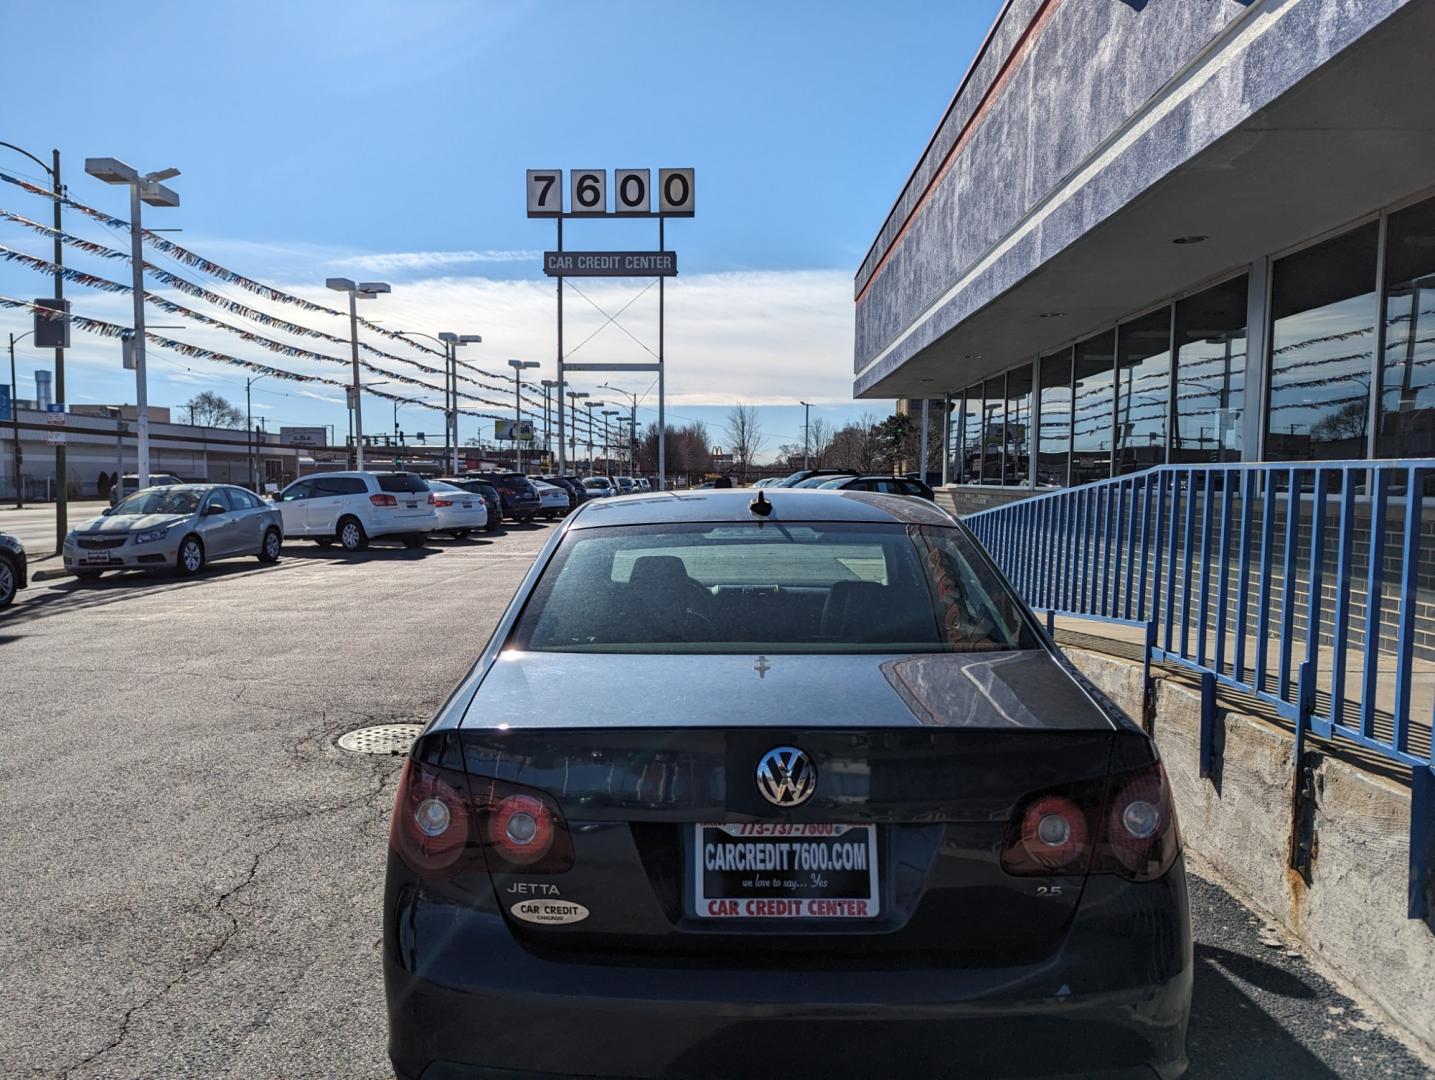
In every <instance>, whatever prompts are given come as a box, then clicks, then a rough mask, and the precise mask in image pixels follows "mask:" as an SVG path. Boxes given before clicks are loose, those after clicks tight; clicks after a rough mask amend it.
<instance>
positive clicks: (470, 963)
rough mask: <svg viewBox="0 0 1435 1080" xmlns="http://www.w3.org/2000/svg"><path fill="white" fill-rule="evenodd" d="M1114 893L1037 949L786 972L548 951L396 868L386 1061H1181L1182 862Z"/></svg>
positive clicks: (1179, 1064) (430, 1078)
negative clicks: (527, 944)
mask: <svg viewBox="0 0 1435 1080" xmlns="http://www.w3.org/2000/svg"><path fill="white" fill-rule="evenodd" d="M399 873H400V874H402V873H404V872H403V871H402V870H400V871H399ZM1096 880H1097V879H1093V881H1096ZM1111 888H1112V890H1113V891H1112V893H1111V895H1110V896H1108V897H1105V898H1102V897H1099V896H1098V897H1096V898H1095V902H1094V903H1092V904H1090V905H1088V904H1087V903H1086V902H1083V904H1082V905H1081V908H1080V909H1078V913H1077V915H1076V917H1075V918H1074V920H1073V922H1072V925H1071V929H1070V931H1069V932H1068V934H1067V937H1066V939H1065V941H1064V942H1063V943H1062V945H1061V946H1060V948H1059V949H1058V950H1057V951H1056V952H1055V953H1054V954H1053V955H1051V956H1049V957H1047V958H1045V959H1044V960H1042V961H1041V962H1039V963H1036V964H1031V965H1026V966H1018V967H1009V968H1002V969H992V968H982V969H961V968H931V967H916V966H913V967H909V968H893V967H892V966H891V965H883V966H881V967H872V968H867V969H861V968H856V967H842V968H837V969H835V970H825V971H824V970H813V969H812V968H811V967H808V968H806V969H804V970H801V971H794V970H784V969H782V968H780V967H774V966H773V965H771V964H768V965H763V966H760V967H743V966H739V965H737V964H735V965H732V966H725V967H715V966H712V964H711V963H707V964H702V965H699V964H691V963H690V964H684V963H681V962H675V961H674V962H653V963H641V962H638V963H632V964H622V963H581V962H567V961H563V960H552V959H543V958H540V957H538V956H535V955H534V954H533V953H531V952H529V951H528V950H526V949H524V948H523V947H521V946H520V945H519V944H518V942H517V941H516V940H515V939H514V937H513V936H512V934H511V933H510V932H509V930H508V928H507V926H506V924H505V923H504V921H503V918H502V917H501V916H500V915H499V914H498V913H497V912H496V911H493V910H492V909H491V907H490V909H489V910H479V909H477V908H474V907H460V906H456V905H453V904H449V903H445V902H442V901H438V900H434V899H428V898H425V894H423V893H422V891H421V890H414V889H409V888H396V887H395V873H394V870H393V868H392V867H391V872H390V887H389V891H388V897H387V902H386V919H385V924H386V925H385V950H384V969H385V986H386V992H387V998H388V1009H389V1051H390V1056H391V1057H392V1059H393V1063H394V1067H395V1069H396V1070H397V1072H398V1074H399V1076H400V1077H401V1078H407V1080H419V1078H422V1080H456V1078H458V1077H478V1076H489V1077H504V1076H507V1077H522V1076H528V1075H544V1076H564V1075H571V1076H580V1075H581V1076H584V1077H704V1076H737V1075H747V1076H755V1075H781V1076H783V1077H784V1080H798V1078H801V1077H807V1076H813V1077H816V1076H822V1077H840V1076H864V1077H866V1076H876V1075H892V1072H893V1068H894V1062H898V1061H899V1062H901V1063H902V1064H901V1068H900V1070H899V1071H900V1072H901V1073H903V1074H905V1075H912V1076H927V1075H944V1076H953V1075H970V1076H982V1077H1002V1076H1061V1075H1068V1076H1069V1075H1101V1076H1143V1077H1148V1078H1149V1077H1157V1076H1159V1077H1163V1078H1164V1077H1174V1076H1177V1075H1179V1074H1180V1073H1181V1072H1182V1071H1184V1069H1185V1067H1186V1057H1185V1040H1186V1022H1187V1015H1188V1013H1189V1010H1190V1000H1191V976H1192V964H1191V941H1190V930H1189V915H1188V911H1187V907H1186V883H1185V871H1184V868H1183V866H1182V865H1181V863H1180V862H1179V861H1178V863H1177V864H1176V866H1175V867H1174V868H1173V869H1172V871H1171V872H1170V873H1169V874H1168V875H1167V876H1166V877H1165V878H1163V879H1162V880H1161V881H1159V882H1153V883H1150V884H1148V885H1140V886H1130V885H1122V886H1114V885H1113V886H1111ZM1115 890H1119V895H1118V893H1117V892H1116V891H1115ZM399 927H402V928H403V929H402V930H401V931H400V930H399V929H397V928H399ZM1173 927H1175V928H1176V932H1175V933H1174V934H1173V932H1172V928H1173ZM1118 952H1119V953H1120V954H1121V955H1117V953H1118ZM1133 958H1134V962H1133Z"/></svg>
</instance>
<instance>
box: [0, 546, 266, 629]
mask: <svg viewBox="0 0 1435 1080" xmlns="http://www.w3.org/2000/svg"><path fill="white" fill-rule="evenodd" d="M285 554H286V555H287V554H288V552H287V551H286V552H285ZM283 566H284V563H283V561H282V560H281V561H280V562H278V563H275V564H261V563H257V562H255V561H254V560H252V559H249V560H238V559H236V560H234V561H232V562H216V563H211V564H209V565H207V566H205V568H204V569H203V570H201V571H200V573H199V575H198V576H197V577H192V578H179V577H175V576H174V574H173V573H172V572H170V571H164V572H158V571H155V572H151V571H144V570H122V571H116V572H112V573H108V574H105V575H103V576H102V577H99V578H96V579H95V580H93V581H81V580H79V579H78V578H74V577H67V578H58V579H52V580H48V581H40V582H36V583H35V584H34V585H32V586H31V587H30V588H29V589H27V590H25V592H23V593H21V597H22V601H21V602H17V603H16V604H15V605H14V606H13V607H10V608H8V609H6V610H5V611H3V612H0V627H4V628H6V629H9V628H11V627H15V626H22V625H24V624H25V623H29V622H36V621H37V620H39V619H44V618H48V617H49V616H51V615H63V614H67V613H69V612H74V611H85V610H89V609H92V608H101V607H108V606H109V605H111V604H115V603H119V602H121V601H124V600H129V599H133V598H134V597H137V596H154V595H156V594H162V593H171V592H178V591H179V590H181V589H193V588H199V587H203V586H204V585H206V584H207V583H209V582H213V581H216V580H219V579H221V578H237V577H246V576H252V575H256V574H269V573H273V572H275V571H276V570H282V569H283ZM5 640H6V639H3V638H0V644H4V641H5Z"/></svg>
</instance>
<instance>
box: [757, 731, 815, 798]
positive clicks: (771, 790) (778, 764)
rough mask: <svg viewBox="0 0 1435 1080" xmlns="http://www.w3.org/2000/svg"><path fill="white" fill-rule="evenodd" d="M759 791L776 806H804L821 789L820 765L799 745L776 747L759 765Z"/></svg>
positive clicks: (765, 755) (764, 756)
mask: <svg viewBox="0 0 1435 1080" xmlns="http://www.w3.org/2000/svg"><path fill="white" fill-rule="evenodd" d="M757 790H758V791H760V792H762V797H763V798H764V799H766V800H767V801H768V802H770V803H772V805H773V806H800V805H801V804H802V803H805V802H806V801H807V800H808V799H810V798H812V793H813V792H814V791H816V790H817V766H816V765H814V764H812V759H811V758H809V757H808V756H807V755H806V754H805V753H803V752H802V751H801V750H799V749H798V748H797V747H795V746H774V747H773V748H772V749H771V750H769V751H768V752H767V753H765V754H763V755H762V758H761V759H760V760H759V761H758V763H757Z"/></svg>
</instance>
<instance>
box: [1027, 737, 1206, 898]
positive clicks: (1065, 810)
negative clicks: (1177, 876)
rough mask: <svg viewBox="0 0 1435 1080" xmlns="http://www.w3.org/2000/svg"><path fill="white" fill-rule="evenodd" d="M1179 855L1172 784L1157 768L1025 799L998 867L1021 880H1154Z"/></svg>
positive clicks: (1179, 842) (1157, 766) (1145, 768)
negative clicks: (1099, 876) (1083, 876)
mask: <svg viewBox="0 0 1435 1080" xmlns="http://www.w3.org/2000/svg"><path fill="white" fill-rule="evenodd" d="M1180 849H1181V835H1180V831H1179V829H1178V828H1177V826H1176V812H1175V807H1174V805H1173V804H1172V802H1171V789H1170V785H1169V784H1168V783H1167V780H1166V771H1165V769H1163V768H1162V767H1161V764H1160V762H1156V763H1153V764H1151V765H1148V766H1145V767H1144V768H1140V769H1135V770H1132V771H1130V772H1124V773H1118V774H1116V775H1114V776H1111V777H1109V778H1108V779H1106V780H1104V781H1102V780H1098V781H1085V782H1082V783H1079V784H1073V785H1070V786H1067V787H1063V788H1059V789H1053V790H1049V791H1041V792H1037V793H1035V794H1033V795H1030V796H1028V797H1027V798H1026V799H1025V800H1023V802H1022V803H1021V805H1020V806H1019V807H1018V812H1017V814H1016V815H1015V816H1014V817H1013V819H1012V823H1011V825H1010V826H1009V827H1008V830H1007V838H1006V842H1005V844H1004V845H1003V848H1002V857H1001V861H1002V869H1004V870H1005V871H1006V872H1007V873H1009V874H1015V875H1018V876H1022V877H1045V876H1048V875H1054V874H1081V873H1092V874H1119V875H1120V876H1121V877H1124V878H1127V879H1128V880H1131V881H1153V880H1155V879H1156V878H1159V877H1160V876H1161V875H1162V874H1164V873H1166V871H1167V870H1169V869H1170V868H1171V864H1172V863H1173V862H1174V861H1175V859H1176V855H1177V853H1178V852H1179V851H1180Z"/></svg>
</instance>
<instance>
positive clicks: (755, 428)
mask: <svg viewBox="0 0 1435 1080" xmlns="http://www.w3.org/2000/svg"><path fill="white" fill-rule="evenodd" d="M723 430H724V432H725V433H726V435H727V441H728V448H729V449H730V450H731V451H732V460H733V464H734V465H736V466H737V469H738V475H739V476H741V477H743V478H746V477H747V472H748V470H749V469H750V468H752V465H753V460H754V459H755V458H756V457H757V455H758V454H760V453H762V424H761V423H760V422H759V421H758V418H757V407H756V406H755V405H734V406H733V407H732V408H731V409H729V410H728V414H727V424H726V425H725V427H724V429H723Z"/></svg>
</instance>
